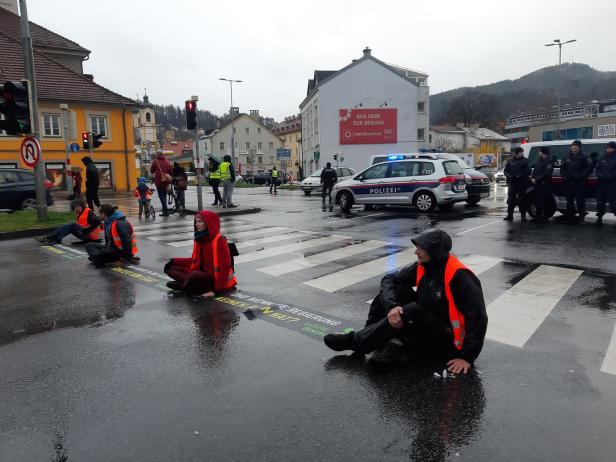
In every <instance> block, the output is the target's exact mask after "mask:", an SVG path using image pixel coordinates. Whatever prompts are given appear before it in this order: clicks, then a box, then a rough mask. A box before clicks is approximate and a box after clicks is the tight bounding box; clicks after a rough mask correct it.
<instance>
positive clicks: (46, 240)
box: [35, 236, 59, 245]
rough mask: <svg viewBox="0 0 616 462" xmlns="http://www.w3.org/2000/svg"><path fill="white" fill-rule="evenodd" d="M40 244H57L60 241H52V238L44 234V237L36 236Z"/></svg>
mask: <svg viewBox="0 0 616 462" xmlns="http://www.w3.org/2000/svg"><path fill="white" fill-rule="evenodd" d="M35 239H36V240H37V241H38V242H39V243H40V244H42V245H56V244H59V242H56V241H52V240H51V239H49V238H48V237H47V236H43V237H40V236H39V237H36V238H35Z"/></svg>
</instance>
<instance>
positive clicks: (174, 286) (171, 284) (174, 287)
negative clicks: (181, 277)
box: [167, 281, 182, 290]
mask: <svg viewBox="0 0 616 462" xmlns="http://www.w3.org/2000/svg"><path fill="white" fill-rule="evenodd" d="M167 287H169V288H170V289H171V290H182V284H180V283H179V282H177V281H169V282H168V283H167Z"/></svg>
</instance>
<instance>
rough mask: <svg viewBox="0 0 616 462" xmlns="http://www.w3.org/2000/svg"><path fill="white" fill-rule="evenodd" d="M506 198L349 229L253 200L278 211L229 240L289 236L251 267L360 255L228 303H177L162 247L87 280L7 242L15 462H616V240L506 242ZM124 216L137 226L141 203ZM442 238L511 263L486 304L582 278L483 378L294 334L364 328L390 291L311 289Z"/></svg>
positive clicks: (308, 212) (359, 222)
mask: <svg viewBox="0 0 616 462" xmlns="http://www.w3.org/2000/svg"><path fill="white" fill-rule="evenodd" d="M496 188H497V189H496V191H495V194H494V195H493V197H492V198H490V199H489V200H487V201H484V202H482V203H481V205H480V207H474V208H466V207H463V206H460V205H458V206H456V207H454V209H453V210H451V211H447V212H444V213H443V212H435V213H431V214H428V215H422V214H420V213H417V212H414V211H412V210H405V209H386V210H372V211H363V210H362V209H361V208H355V209H353V211H352V212H351V213H350V214H349V215H346V216H344V215H342V214H340V212H339V211H338V210H337V209H333V210H330V209H328V208H326V209H325V210H323V209H322V208H321V205H320V200H319V199H318V198H315V197H303V195H302V194H301V193H299V194H298V193H295V192H282V191H281V192H280V193H279V194H278V196H276V197H271V196H270V195H269V194H267V193H266V191H265V190H264V189H258V190H243V191H242V190H240V191H237V194H236V197H237V201H238V202H240V201H241V203H242V204H255V205H259V206H260V207H262V209H263V212H261V213H259V214H254V215H244V216H239V217H235V218H233V219H230V220H228V221H226V222H225V223H224V224H223V230H224V231H225V233H227V234H230V235H238V236H242V238H241V239H238V244H239V245H240V248H241V245H242V241H244V243H245V244H246V239H251V236H250V234H251V233H250V232H247V231H244V230H246V229H249V231H251V232H255V233H257V232H258V230H259V229H261V230H265V229H266V228H276V229H277V228H281V227H282V228H286V229H282V230H278V231H272V232H271V233H269V234H268V233H265V234H259V235H258V236H257V237H254V238H253V240H256V239H261V238H262V237H268V236H278V237H277V238H276V239H279V240H273V241H272V242H268V243H265V244H263V245H261V244H255V245H252V246H251V247H246V248H245V250H241V253H242V255H247V254H249V253H252V252H268V251H270V250H269V249H272V248H279V247H282V246H287V245H289V244H294V243H301V242H310V241H304V240H302V238H288V239H287V237H288V236H286V235H290V234H292V233H299V232H300V231H310V232H312V233H316V236H317V237H316V238H328V237H331V236H343V238H344V240H343V241H323V244H322V245H319V246H313V247H309V246H306V247H305V248H301V249H298V250H291V251H289V252H286V253H283V254H280V255H273V256H270V257H267V258H260V259H257V260H254V261H250V262H245V263H238V265H237V273H238V279H239V283H240V286H239V288H240V291H239V292H238V293H236V294H235V296H236V297H235V298H232V297H228V298H227V299H224V300H221V301H209V302H204V301H194V300H192V299H190V298H169V297H167V296H166V294H165V292H164V290H162V289H161V288H160V287H159V286H160V285H161V284H164V280H163V279H162V278H161V277H160V275H159V273H160V272H161V269H162V266H163V265H164V262H166V261H167V259H168V258H169V257H171V256H187V255H189V254H190V247H189V246H179V247H174V246H172V245H171V243H173V242H178V241H177V240H176V241H173V240H169V241H166V240H165V235H164V234H163V238H160V239H158V240H156V237H157V235H156V232H155V231H153V232H150V233H149V234H146V235H144V236H143V237H141V238H139V248H140V253H141V255H142V263H141V265H140V266H139V267H138V268H130V269H128V270H127V271H126V272H125V273H122V272H118V271H112V270H110V269H105V270H96V269H93V268H91V267H90V266H89V265H88V264H87V261H86V260H84V258H83V255H81V254H80V252H81V251H82V250H83V249H82V248H81V247H79V246H71V245H70V244H68V242H70V239H66V240H65V243H66V244H67V245H66V246H65V247H59V248H52V249H47V248H41V247H39V246H38V245H36V243H35V242H34V241H33V240H29V239H28V240H26V239H24V240H14V241H4V242H0V255H2V262H3V264H2V265H0V281H1V282H0V297H1V299H2V305H1V307H0V461H5V460H7V461H39V460H41V461H49V460H52V461H67V460H73V461H82V460H88V461H89V460H92V461H99V460H100V461H116V460H117V461H126V460H138V461H141V460H144V461H159V460H160V461H173V460H177V461H193V460H195V461H197V460H198V461H203V460H212V461H227V460H233V461H235V460H240V461H244V460H246V461H248V460H250V461H252V460H254V461H262V460H302V461H303V460H306V461H312V460H315V461H316V460H345V461H346V460H362V461H363V460H365V461H373V460H392V461H398V460H416V461H432V460H434V461H440V460H473V461H476V460H487V461H491V460H528V461H534V460H541V461H562V460H576V461H577V460H584V461H609V460H613V457H614V451H615V450H616V443H614V439H613V429H614V428H615V426H616V374H615V373H611V372H605V371H603V370H602V368H603V366H604V365H605V358H606V356H607V355H608V351H611V350H609V344H610V340H611V337H612V334H613V332H614V324H615V322H616V265H614V263H613V261H614V257H615V252H614V246H613V242H614V238H615V237H616V222H614V221H613V220H611V221H610V222H609V223H608V225H607V226H605V227H604V228H603V229H595V228H593V227H591V226H587V225H584V226H580V227H570V226H564V225H560V224H550V225H547V226H546V225H541V226H538V225H535V224H532V223H529V224H526V225H522V224H520V223H517V222H514V223H512V224H509V223H505V222H503V221H502V220H501V218H502V216H503V206H504V197H503V190H504V188H503V187H502V186H497V187H496ZM208 199H209V198H208ZM119 203H120V205H121V206H125V207H124V208H125V209H127V210H128V212H129V214H130V213H132V211H133V208H132V205H131V204H132V201H131V202H126V203H123V202H122V201H119ZM178 220H179V219H178V218H176V217H171V218H169V219H168V220H167V223H168V226H170V228H168V229H169V230H172V229H173V230H175V229H178V228H175V227H176V225H178V223H179V221H178ZM185 220H186V221H187V222H188V223H190V218H187V219H185ZM133 223H135V224H137V223H138V220H137V219H134V220H133ZM160 223H162V222H161V220H160V219H157V221H156V226H160ZM251 225H252V226H251ZM165 226H167V225H165ZM188 226H190V225H188ZM427 226H438V227H441V228H443V229H445V230H447V231H448V232H449V233H450V234H452V235H453V237H454V251H455V252H456V254H458V255H459V256H461V257H462V258H465V257H467V256H476V255H480V256H482V258H483V259H484V260H485V259H492V260H494V261H495V262H496V263H494V264H493V266H491V267H490V268H489V270H486V271H485V272H483V273H481V275H480V279H481V281H482V285H483V288H484V293H485V297H486V301H487V303H488V304H490V303H493V302H494V303H498V301H499V300H500V297H502V295H503V294H504V293H506V292H507V291H509V290H511V289H512V288H515V287H516V286H517V285H518V284H520V283H521V282H522V281H524V278H525V277H527V276H528V275H529V274H531V273H533V271H535V270H536V269H537V268H538V267H539V266H540V265H546V266H549V267H556V268H563V269H569V270H579V277H577V278H576V279H575V281H574V282H573V284H572V285H571V287H570V288H569V289H568V290H566V291H564V292H563V293H562V294H560V295H558V296H557V297H556V298H557V300H556V305H555V307H554V309H553V310H551V312H549V313H548V314H547V315H546V318H545V320H543V321H542V322H541V323H540V325H538V327H537V328H536V329H535V330H534V331H533V333H532V335H531V336H530V338H529V339H528V341H527V342H526V343H525V344H524V346H523V347H516V346H512V345H510V344H507V343H502V342H499V341H494V340H490V339H488V340H487V341H486V345H485V347H484V351H483V353H482V355H481V356H480V358H479V359H478V361H477V371H476V372H474V373H473V374H471V375H469V376H467V377H457V378H455V379H452V378H448V379H446V380H444V379H441V378H436V377H435V376H434V373H435V371H438V372H440V371H441V370H442V365H439V364H432V363H416V364H413V365H411V366H410V367H406V368H402V369H396V370H389V371H382V370H376V369H374V368H373V367H371V366H370V365H367V364H365V360H364V359H361V358H357V357H354V356H347V355H336V354H335V353H333V352H331V351H329V350H328V349H327V348H325V347H324V345H323V344H322V343H321V341H320V340H319V335H318V331H319V329H321V328H322V327H323V326H322V323H320V322H319V321H317V320H315V321H314V322H313V323H303V324H302V325H303V326H304V327H303V329H298V328H297V327H295V326H296V325H297V323H294V322H293V321H292V320H290V318H294V317H296V318H299V317H301V316H300V315H298V314H297V313H298V312H299V310H301V311H302V313H304V316H305V315H306V313H308V315H310V316H313V318H314V317H315V316H320V315H322V317H323V318H326V319H331V320H333V321H335V320H340V322H341V323H342V324H340V325H338V326H337V327H343V326H351V327H355V326H358V325H361V323H362V322H363V320H364V317H365V315H366V312H367V309H368V304H367V303H366V301H367V300H369V299H370V298H371V297H373V296H374V295H375V293H376V290H377V288H378V282H379V279H380V275H375V276H371V277H367V278H365V279H363V280H361V281H359V282H355V283H352V282H353V281H352V280H348V281H346V282H344V281H343V283H341V284H342V285H344V284H345V283H346V284H347V285H346V286H344V287H341V288H339V289H337V290H334V291H333V292H331V293H330V292H327V291H325V290H323V289H322V288H319V287H315V286H313V285H309V284H308V283H314V281H316V280H319V278H322V277H324V276H328V275H335V276H337V277H338V282H340V277H342V276H339V275H341V274H342V275H346V276H344V277H345V278H352V277H354V276H353V275H350V276H349V275H348V271H347V270H348V268H355V267H361V268H365V264H366V263H369V262H371V261H377V262H378V261H379V259H382V258H385V259H386V260H387V257H391V256H393V255H395V254H397V253H399V252H404V251H405V249H406V248H408V247H409V245H410V243H409V239H410V237H411V236H412V235H413V234H415V233H416V232H419V231H421V230H422V229H425V228H426V227H427ZM140 229H142V231H144V230H146V227H142V228H141V227H140ZM154 229H155V227H152V230H154ZM254 230H257V231H254ZM164 232H165V231H164V230H163V233H164ZM242 233H244V234H242ZM246 233H247V234H248V236H246ZM169 236H171V237H172V236H173V234H172V233H171V232H169ZM244 236H246V237H244ZM255 236H256V234H255ZM310 237H314V236H310ZM341 239H342V238H341ZM366 240H378V241H379V242H382V243H383V245H381V246H379V247H376V248H374V249H372V250H369V251H367V252H363V253H357V254H353V255H351V254H349V255H348V256H345V258H341V259H338V260H335V261H331V262H325V263H323V262H321V263H320V264H318V265H314V266H305V267H302V269H301V270H297V271H292V272H288V273H286V274H281V275H279V276H275V275H272V274H268V273H267V272H263V271H259V270H263V269H264V268H268V267H270V268H271V267H272V266H274V265H280V264H281V263H285V262H289V261H290V260H295V259H298V258H300V257H308V260H306V261H313V260H310V258H311V257H314V256H315V255H316V256H319V255H320V254H322V253H324V252H334V253H335V252H336V251H338V250H337V249H340V248H343V247H345V246H353V245H358V244H361V243H363V242H365V241H366ZM261 249H262V250H261ZM351 253H352V252H351ZM328 255H331V254H328ZM490 261H491V260H490ZM304 264H305V261H304ZM361 265H364V266H361ZM345 271H347V272H346V273H345ZM563 271H564V270H563ZM270 273H271V270H270ZM356 273H357V272H356ZM317 286H318V284H317ZM261 301H266V302H273V303H274V304H277V306H278V305H282V307H280V306H278V308H279V309H278V310H275V313H279V314H282V313H284V314H283V315H279V316H278V317H272V316H270V315H271V313H270V314H267V313H266V310H265V311H264V310H261V308H262V307H263V306H264V305H263V304H262V303H260V302H261ZM248 304H250V306H252V307H253V308H251V309H250V310H247V309H246V306H247V305H248ZM285 306H286V308H284V307H285ZM255 307H257V308H255ZM289 307H291V308H289ZM293 310H295V311H293ZM262 311H263V313H266V314H261V312H262ZM254 313H256V314H257V316H256V318H255V316H254ZM285 316H286V319H285ZM328 317H329V318H328ZM491 319H493V318H492V317H491ZM332 329H333V330H336V327H332ZM308 330H310V332H308ZM315 331H316V332H317V333H316V334H315V333H314V332H315ZM311 332H312V333H311ZM612 354H613V353H612Z"/></svg>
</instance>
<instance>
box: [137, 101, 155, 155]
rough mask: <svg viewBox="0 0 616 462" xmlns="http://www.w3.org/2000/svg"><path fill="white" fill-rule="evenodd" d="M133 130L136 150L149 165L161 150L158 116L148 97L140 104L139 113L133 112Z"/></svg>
mask: <svg viewBox="0 0 616 462" xmlns="http://www.w3.org/2000/svg"><path fill="white" fill-rule="evenodd" d="M133 129H134V130H135V150H136V151H137V155H139V156H141V160H142V161H143V162H145V163H148V162H149V161H150V159H151V158H152V157H153V154H154V152H155V151H156V149H158V148H159V145H158V142H157V139H156V115H155V113H154V105H153V104H152V103H150V100H149V98H148V95H143V101H142V102H141V103H140V104H139V112H133Z"/></svg>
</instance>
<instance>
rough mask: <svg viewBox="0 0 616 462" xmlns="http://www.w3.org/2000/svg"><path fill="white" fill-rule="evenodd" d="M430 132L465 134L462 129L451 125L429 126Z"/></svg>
mask: <svg viewBox="0 0 616 462" xmlns="http://www.w3.org/2000/svg"><path fill="white" fill-rule="evenodd" d="M430 130H432V131H435V132H437V133H466V132H465V131H464V129H462V128H458V127H453V126H451V125H430Z"/></svg>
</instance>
